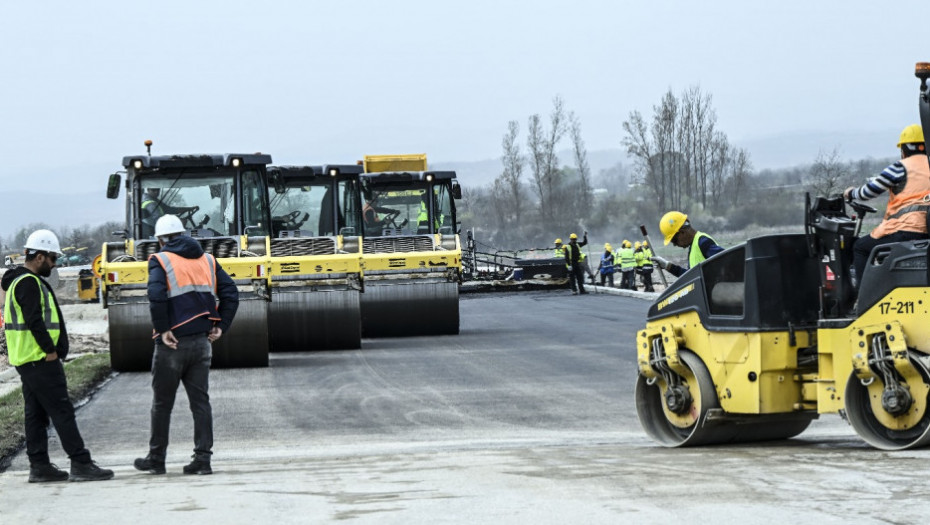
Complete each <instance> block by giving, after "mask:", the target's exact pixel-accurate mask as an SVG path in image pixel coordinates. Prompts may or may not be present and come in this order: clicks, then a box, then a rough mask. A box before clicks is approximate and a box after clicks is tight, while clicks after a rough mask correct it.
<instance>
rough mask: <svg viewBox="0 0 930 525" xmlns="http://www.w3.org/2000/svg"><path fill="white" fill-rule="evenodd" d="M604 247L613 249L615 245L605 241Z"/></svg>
mask: <svg viewBox="0 0 930 525" xmlns="http://www.w3.org/2000/svg"><path fill="white" fill-rule="evenodd" d="M604 249H605V250H613V247H612V246H611V245H610V243H609V242H605V243H604Z"/></svg>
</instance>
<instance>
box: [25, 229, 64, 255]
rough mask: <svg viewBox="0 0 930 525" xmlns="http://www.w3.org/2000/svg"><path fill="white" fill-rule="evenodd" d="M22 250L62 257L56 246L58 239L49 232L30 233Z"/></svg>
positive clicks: (59, 249)
mask: <svg viewBox="0 0 930 525" xmlns="http://www.w3.org/2000/svg"><path fill="white" fill-rule="evenodd" d="M23 248H26V249H28V250H39V251H42V252H53V253H57V254H58V255H64V254H63V253H62V251H61V246H59V244H58V237H57V236H56V235H55V234H54V233H52V232H50V231H49V230H36V231H34V232H32V234H31V235H29V238H28V239H26V244H25V245H24V246H23Z"/></svg>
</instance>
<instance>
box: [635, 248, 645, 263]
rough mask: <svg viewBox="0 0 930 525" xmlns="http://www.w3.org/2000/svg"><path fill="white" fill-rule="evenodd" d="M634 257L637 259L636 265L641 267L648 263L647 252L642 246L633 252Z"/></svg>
mask: <svg viewBox="0 0 930 525" xmlns="http://www.w3.org/2000/svg"><path fill="white" fill-rule="evenodd" d="M633 257H634V258H635V259H636V267H637V268H641V267H642V266H643V265H644V264H646V254H645V253H643V249H642V248H640V249H638V250H636V251H634V252H633Z"/></svg>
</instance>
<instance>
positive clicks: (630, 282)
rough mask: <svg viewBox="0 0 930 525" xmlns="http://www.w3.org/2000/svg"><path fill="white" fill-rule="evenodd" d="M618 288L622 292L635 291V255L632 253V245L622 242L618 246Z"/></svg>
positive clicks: (628, 242) (625, 241)
mask: <svg viewBox="0 0 930 525" xmlns="http://www.w3.org/2000/svg"><path fill="white" fill-rule="evenodd" d="M619 258H620V275H621V277H620V288H621V289H623V290H635V289H636V255H635V254H634V253H633V243H631V242H630V241H627V240H624V241H623V243H621V244H620V253H619Z"/></svg>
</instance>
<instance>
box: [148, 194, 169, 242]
mask: <svg viewBox="0 0 930 525" xmlns="http://www.w3.org/2000/svg"><path fill="white" fill-rule="evenodd" d="M160 194H161V190H160V189H159V188H148V189H146V190H145V195H144V196H143V198H142V206H141V208H142V236H143V237H151V236H152V235H153V234H154V233H155V223H156V222H158V218H159V217H161V216H162V215H164V214H165V213H167V212H168V211H169V210H168V207H167V206H165V204H164V203H163V202H162V201H161V199H159V195H160Z"/></svg>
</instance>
